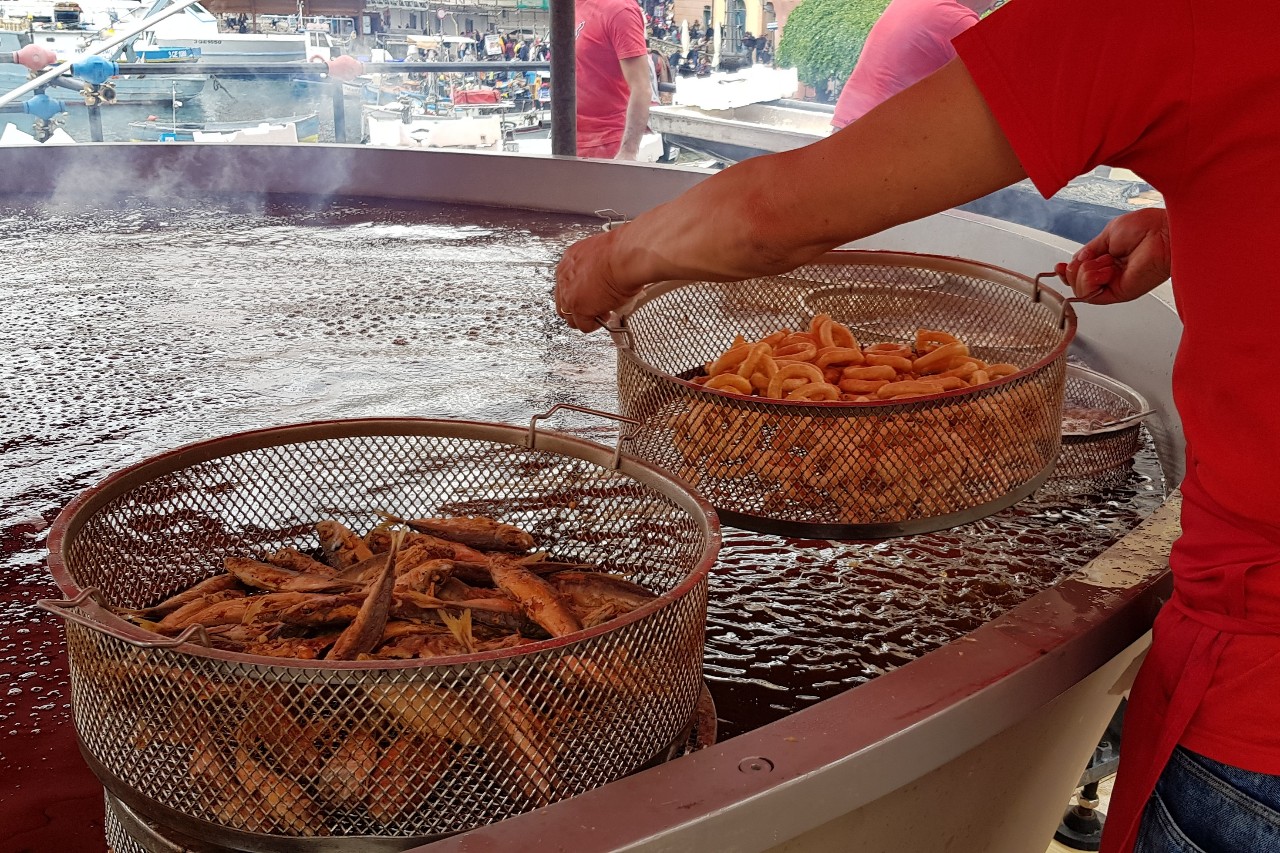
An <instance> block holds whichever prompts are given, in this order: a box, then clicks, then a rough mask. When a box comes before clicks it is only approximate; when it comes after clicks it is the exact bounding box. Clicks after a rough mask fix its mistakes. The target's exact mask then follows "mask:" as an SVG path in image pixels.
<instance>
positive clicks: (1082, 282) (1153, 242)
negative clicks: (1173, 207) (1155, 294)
mask: <svg viewBox="0 0 1280 853" xmlns="http://www.w3.org/2000/svg"><path fill="white" fill-rule="evenodd" d="M1170 257H1171V255H1170V244H1169V217H1168V214H1167V213H1165V211H1164V210H1163V209H1161V208H1154V207H1149V208H1144V209H1143V210H1135V211H1133V212H1132V213H1126V214H1124V215H1122V216H1117V217H1116V218H1115V219H1113V220H1111V221H1110V222H1108V223H1107V225H1106V227H1104V228H1103V229H1102V233H1100V234H1099V235H1098V236H1097V237H1094V238H1093V239H1092V240H1090V241H1089V242H1088V243H1086V244H1085V245H1084V246H1083V247H1082V248H1081V249H1080V251H1078V252H1076V254H1075V257H1073V258H1072V259H1071V262H1070V263H1065V264H1058V265H1057V268H1056V271H1057V273H1058V275H1059V276H1061V277H1062V279H1063V280H1064V281H1066V282H1067V284H1069V285H1071V290H1072V291H1073V292H1074V293H1075V295H1076V296H1079V297H1085V298H1084V299H1082V300H1081V301H1083V302H1089V303H1092V304H1094V305H1111V304H1114V303H1117V302H1128V301H1130V300H1132V299H1137V298H1138V297H1139V296H1142V295H1143V294H1144V293H1148V292H1150V291H1151V290H1153V289H1155V287H1156V286H1157V285H1159V284H1160V283H1162V282H1163V281H1165V280H1166V279H1168V278H1169V268H1170Z"/></svg>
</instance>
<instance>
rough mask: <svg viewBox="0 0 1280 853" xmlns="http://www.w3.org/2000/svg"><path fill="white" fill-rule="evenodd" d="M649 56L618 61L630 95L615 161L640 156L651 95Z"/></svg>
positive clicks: (647, 122)
mask: <svg viewBox="0 0 1280 853" xmlns="http://www.w3.org/2000/svg"><path fill="white" fill-rule="evenodd" d="M649 61H650V60H649V55H648V54H647V53H646V54H645V55H644V56H633V57H631V58H630V59H619V60H618V64H619V65H621V66H622V76H623V77H625V78H626V80H627V86H628V87H630V89H631V94H630V95H629V96H628V97H627V126H626V129H625V130H623V131H622V147H621V148H620V149H618V156H617V159H619V160H634V159H636V157H637V156H638V155H639V154H640V140H641V139H643V138H644V129H645V127H646V126H647V125H648V124H649V100H650V98H651V96H652V94H653V91H652V87H651V86H650V85H649V66H648V63H649Z"/></svg>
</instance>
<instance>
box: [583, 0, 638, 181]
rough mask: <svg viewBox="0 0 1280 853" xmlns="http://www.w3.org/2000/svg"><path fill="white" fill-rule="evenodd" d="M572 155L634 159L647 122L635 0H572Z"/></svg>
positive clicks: (607, 158) (604, 158) (603, 158)
mask: <svg viewBox="0 0 1280 853" xmlns="http://www.w3.org/2000/svg"><path fill="white" fill-rule="evenodd" d="M575 13H576V17H577V26H576V27H575V28H574V49H575V51H576V53H577V58H576V68H577V77H578V86H577V95H578V110H577V117H578V156H579V157H592V158H596V159H601V160H610V159H615V158H616V159H618V160H634V159H636V156H637V155H638V154H639V153H640V140H641V139H642V138H643V137H644V131H645V126H646V125H647V124H648V123H649V100H650V85H649V74H650V73H651V71H652V66H651V65H650V64H649V45H648V42H647V41H646V40H645V33H644V13H643V12H641V11H640V6H639V5H638V4H637V3H636V2H635V0H577V2H576V3H575Z"/></svg>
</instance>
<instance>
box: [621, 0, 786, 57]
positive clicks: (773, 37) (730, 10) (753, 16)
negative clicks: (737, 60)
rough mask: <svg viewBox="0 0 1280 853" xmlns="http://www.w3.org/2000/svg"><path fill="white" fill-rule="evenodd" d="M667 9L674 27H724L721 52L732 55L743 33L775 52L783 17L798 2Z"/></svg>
mask: <svg viewBox="0 0 1280 853" xmlns="http://www.w3.org/2000/svg"><path fill="white" fill-rule="evenodd" d="M646 2H650V0H646ZM657 5H662V4H661V3H658V4H657ZM671 5H672V15H673V17H674V19H675V22H676V25H677V26H679V25H680V22H681V21H688V22H689V23H690V24H692V23H693V22H694V21H701V22H702V27H703V29H705V28H706V27H708V26H715V27H716V28H719V27H721V26H724V38H725V41H724V43H723V46H722V47H721V51H722V52H724V53H736V52H738V49H739V48H738V45H739V43H740V42H741V40H742V37H743V35H744V34H745V33H751V34H752V35H753V36H761V35H763V36H767V37H769V39H770V41H771V42H772V43H773V47H774V48H776V47H777V45H778V39H779V38H780V37H781V35H782V28H783V26H785V24H786V21H787V16H788V15H790V14H791V11H792V10H793V9H795V7H796V6H799V5H800V0H769V2H766V0H674V2H673V3H672V4H671Z"/></svg>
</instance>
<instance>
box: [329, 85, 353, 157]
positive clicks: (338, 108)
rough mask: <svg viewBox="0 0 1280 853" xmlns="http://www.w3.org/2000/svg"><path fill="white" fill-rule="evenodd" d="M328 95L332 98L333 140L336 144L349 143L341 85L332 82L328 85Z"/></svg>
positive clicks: (345, 107)
mask: <svg viewBox="0 0 1280 853" xmlns="http://www.w3.org/2000/svg"><path fill="white" fill-rule="evenodd" d="M329 95H330V97H332V98H333V138H334V139H335V140H337V141H338V142H349V141H350V140H348V139H347V105H346V102H345V100H344V98H343V96H342V84H341V83H339V82H338V81H337V80H334V81H333V82H332V83H331V84H330V89H329Z"/></svg>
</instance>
